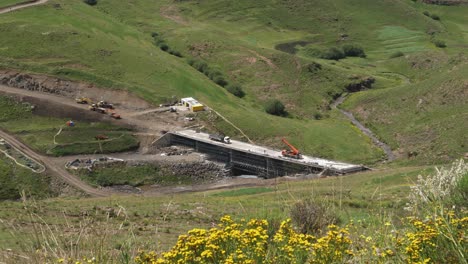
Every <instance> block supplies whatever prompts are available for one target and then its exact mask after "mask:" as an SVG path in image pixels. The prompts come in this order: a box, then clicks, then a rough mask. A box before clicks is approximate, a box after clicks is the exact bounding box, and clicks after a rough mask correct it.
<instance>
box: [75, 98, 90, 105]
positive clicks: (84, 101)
mask: <svg viewBox="0 0 468 264" xmlns="http://www.w3.org/2000/svg"><path fill="white" fill-rule="evenodd" d="M75 101H76V103H77V104H92V103H93V101H92V100H91V99H89V98H88V97H80V98H76V99H75Z"/></svg>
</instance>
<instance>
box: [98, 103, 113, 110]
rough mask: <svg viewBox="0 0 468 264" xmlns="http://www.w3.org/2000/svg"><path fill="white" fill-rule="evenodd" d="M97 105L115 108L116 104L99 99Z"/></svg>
mask: <svg viewBox="0 0 468 264" xmlns="http://www.w3.org/2000/svg"><path fill="white" fill-rule="evenodd" d="M97 106H98V107H102V108H108V109H114V105H113V104H110V103H108V102H106V101H99V102H98V103H97Z"/></svg>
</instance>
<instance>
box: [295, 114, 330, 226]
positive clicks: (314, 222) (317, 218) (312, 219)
mask: <svg viewBox="0 0 468 264" xmlns="http://www.w3.org/2000/svg"><path fill="white" fill-rule="evenodd" d="M316 119H319V118H316ZM332 212H333V210H332V208H331V204H329V203H326V202H324V201H320V202H317V201H314V200H311V199H305V200H302V201H299V202H297V203H296V204H294V205H293V207H292V208H291V219H292V221H293V223H294V224H296V226H297V227H298V228H299V231H300V232H301V233H303V234H317V233H319V232H320V231H322V230H324V229H325V228H326V227H327V226H329V225H331V224H337V222H338V217H336V216H335V215H334V214H333V213H332Z"/></svg>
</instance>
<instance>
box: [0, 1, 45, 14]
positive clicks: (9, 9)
mask: <svg viewBox="0 0 468 264" xmlns="http://www.w3.org/2000/svg"><path fill="white" fill-rule="evenodd" d="M47 2H49V0H32V1H25V2H23V3H18V4H16V5H13V6H7V7H3V8H0V14H5V13H9V12H13V11H15V10H19V9H23V8H26V7H31V6H36V5H42V4H45V3H47Z"/></svg>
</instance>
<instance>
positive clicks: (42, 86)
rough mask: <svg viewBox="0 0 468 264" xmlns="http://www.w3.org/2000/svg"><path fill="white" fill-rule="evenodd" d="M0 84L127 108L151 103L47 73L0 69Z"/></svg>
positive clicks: (144, 106) (126, 92) (134, 108)
mask: <svg viewBox="0 0 468 264" xmlns="http://www.w3.org/2000/svg"><path fill="white" fill-rule="evenodd" d="M0 84H2V85H6V86H10V87H15V88H20V89H25V90H28V91H37V92H44V93H50V94H54V95H59V96H64V97H68V98H77V97H88V98H91V99H93V100H94V101H101V100H103V101H110V102H115V103H114V104H115V106H117V107H123V108H126V109H129V110H141V109H146V108H149V107H151V105H150V104H149V103H148V102H146V101H144V100H143V99H140V98H138V97H136V96H134V95H132V94H131V93H129V92H128V91H125V90H115V89H101V88H99V87H96V86H94V85H93V84H88V83H83V82H73V81H69V80H63V79H59V78H56V77H51V76H47V75H35V74H25V73H20V72H17V71H12V70H0Z"/></svg>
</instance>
